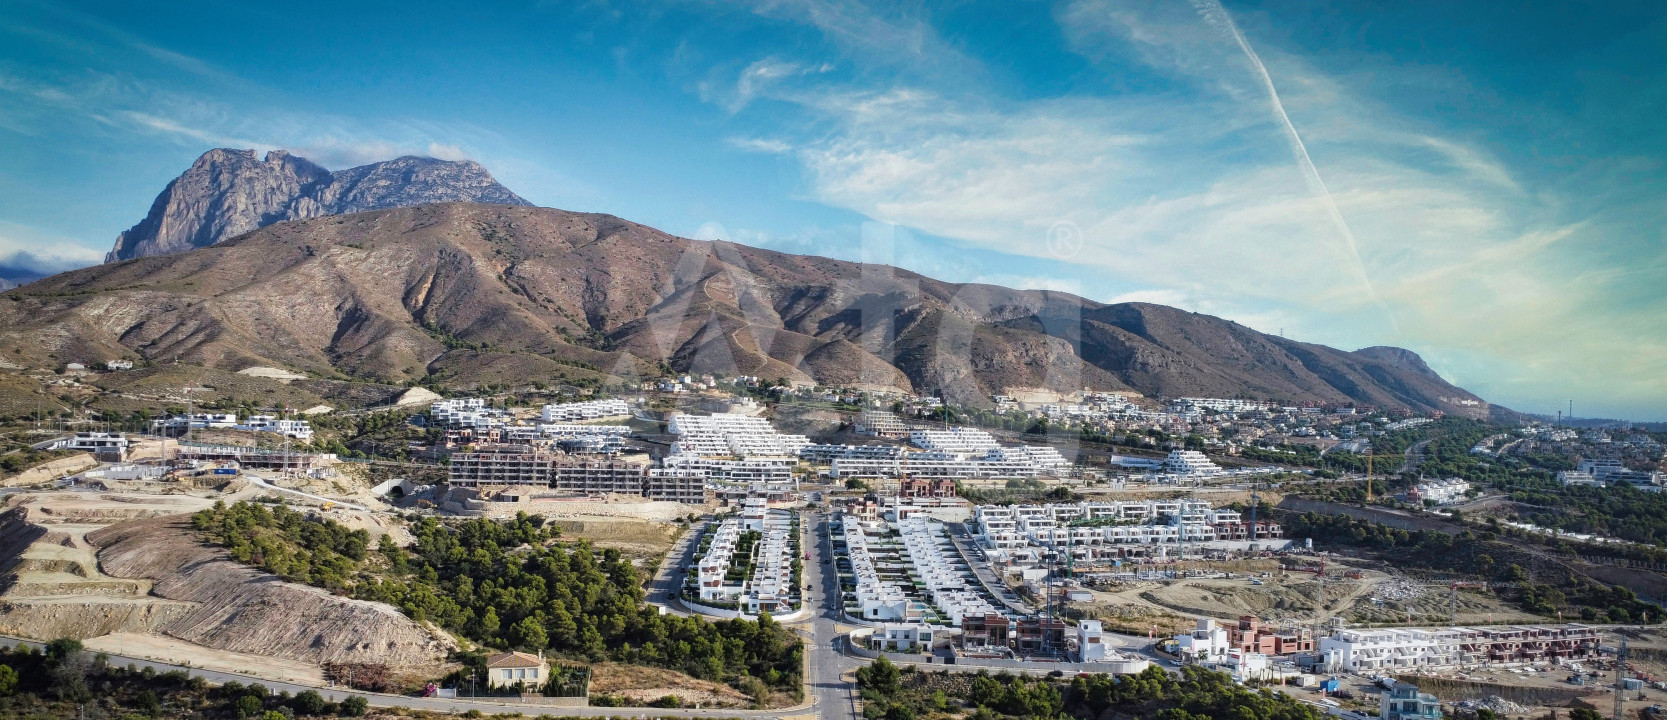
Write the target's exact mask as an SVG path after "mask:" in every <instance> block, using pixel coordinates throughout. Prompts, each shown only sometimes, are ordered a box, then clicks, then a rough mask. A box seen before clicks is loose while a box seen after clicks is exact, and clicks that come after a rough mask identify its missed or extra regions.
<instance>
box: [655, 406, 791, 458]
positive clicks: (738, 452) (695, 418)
mask: <svg viewBox="0 0 1667 720" xmlns="http://www.w3.org/2000/svg"><path fill="white" fill-rule="evenodd" d="M666 430H667V431H668V432H670V433H672V434H674V435H677V436H678V437H677V441H676V442H674V443H672V447H671V454H672V455H695V456H701V457H739V458H778V457H779V458H794V457H797V456H798V454H799V451H800V450H801V449H803V448H804V447H806V446H808V445H810V439H809V438H806V437H805V436H803V435H786V434H782V433H778V432H776V428H775V426H773V425H771V424H770V421H769V420H766V419H764V418H761V417H753V416H751V415H737V414H733V413H716V414H713V415H688V414H685V413H677V414H675V415H672V416H671V421H670V422H669V423H667V426H666Z"/></svg>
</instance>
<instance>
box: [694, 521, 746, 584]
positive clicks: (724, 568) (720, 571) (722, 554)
mask: <svg viewBox="0 0 1667 720" xmlns="http://www.w3.org/2000/svg"><path fill="white" fill-rule="evenodd" d="M740 539H741V521H740V520H739V519H736V518H729V519H726V520H724V521H723V522H720V523H718V527H717V528H715V529H714V530H713V531H712V542H711V543H709V544H707V546H706V553H705V554H703V555H701V556H700V562H699V564H698V565H696V568H695V582H696V584H697V585H698V586H699V588H700V599H701V601H702V602H712V601H719V602H734V601H735V599H736V598H738V597H740V595H741V590H742V587H741V585H740V584H739V583H737V584H735V585H730V584H727V583H726V581H725V580H724V576H725V575H726V574H727V573H728V572H729V565H730V562H731V561H732V556H734V555H735V545H736V543H737V542H738V541H740Z"/></svg>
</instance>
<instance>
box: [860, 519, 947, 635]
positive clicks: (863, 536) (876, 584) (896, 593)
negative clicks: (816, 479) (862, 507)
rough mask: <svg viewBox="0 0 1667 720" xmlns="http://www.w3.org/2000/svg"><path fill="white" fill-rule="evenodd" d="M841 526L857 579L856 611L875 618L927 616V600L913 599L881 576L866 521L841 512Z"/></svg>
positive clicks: (901, 619) (918, 618) (903, 619)
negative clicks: (860, 520) (865, 525)
mask: <svg viewBox="0 0 1667 720" xmlns="http://www.w3.org/2000/svg"><path fill="white" fill-rule="evenodd" d="M840 526H841V527H842V528H843V529H844V534H845V547H846V555H847V557H848V558H849V559H850V561H851V572H852V574H853V575H854V576H855V578H856V582H857V587H856V591H855V593H854V595H855V596H856V608H855V612H854V614H855V615H856V616H857V617H859V618H862V619H864V620H871V621H875V622H919V621H921V620H922V619H924V618H925V617H926V606H925V605H924V604H922V603H919V602H916V601H913V600H910V599H909V596H908V595H907V594H905V593H904V592H903V589H902V588H900V587H897V586H896V585H895V584H893V583H890V582H887V581H885V580H882V579H881V578H880V573H879V570H878V569H877V568H876V566H875V561H874V555H873V554H872V553H871V552H870V550H869V545H870V539H869V537H868V533H867V531H866V530H864V528H863V523H861V522H859V521H858V520H857V519H856V518H855V517H852V516H850V515H841V516H840Z"/></svg>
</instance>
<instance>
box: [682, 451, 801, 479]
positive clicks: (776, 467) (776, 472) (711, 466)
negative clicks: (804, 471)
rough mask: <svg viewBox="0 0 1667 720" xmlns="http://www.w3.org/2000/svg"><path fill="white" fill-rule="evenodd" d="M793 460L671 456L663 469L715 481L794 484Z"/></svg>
mask: <svg viewBox="0 0 1667 720" xmlns="http://www.w3.org/2000/svg"><path fill="white" fill-rule="evenodd" d="M793 463H794V460H792V459H791V458H749V459H745V460H723V459H718V458H711V457H703V456H699V455H667V456H666V457H665V458H664V459H663V460H662V461H661V462H660V464H661V466H662V467H664V468H666V469H669V470H687V471H700V472H703V473H705V474H706V478H707V479H709V480H711V481H713V482H725V483H735V484H751V483H766V484H769V483H791V482H793Z"/></svg>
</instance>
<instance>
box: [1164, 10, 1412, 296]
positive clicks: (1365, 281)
mask: <svg viewBox="0 0 1667 720" xmlns="http://www.w3.org/2000/svg"><path fill="white" fill-rule="evenodd" d="M1192 6H1193V7H1194V8H1196V9H1197V10H1198V14H1199V15H1200V16H1202V17H1203V18H1204V22H1207V23H1210V24H1212V25H1218V26H1220V27H1222V28H1224V29H1226V30H1227V32H1228V34H1229V35H1232V36H1233V41H1234V42H1236V43H1238V45H1239V49H1240V50H1242V51H1244V55H1245V57H1246V58H1249V59H1250V65H1251V67H1253V68H1255V70H1256V76H1257V78H1259V79H1260V80H1261V81H1262V89H1263V90H1266V91H1267V93H1268V103H1269V104H1270V105H1272V106H1273V112H1274V114H1275V115H1277V116H1278V117H1279V125H1280V128H1281V129H1282V130H1284V131H1285V139H1286V140H1287V141H1289V142H1290V144H1291V154H1292V155H1294V156H1296V161H1297V167H1298V168H1300V169H1301V170H1302V174H1303V177H1304V178H1305V179H1306V180H1307V181H1308V185H1309V189H1310V190H1312V191H1314V192H1315V193H1317V194H1318V195H1319V197H1320V199H1321V200H1323V201H1324V202H1325V208H1326V214H1327V215H1328V216H1330V218H1331V222H1332V224H1333V225H1336V226H1337V231H1338V232H1339V233H1341V234H1342V236H1343V242H1344V243H1345V244H1346V245H1347V246H1348V249H1349V255H1350V256H1351V257H1353V258H1354V271H1355V275H1356V277H1357V279H1358V280H1359V281H1360V283H1361V284H1362V285H1365V286H1366V292H1367V294H1368V295H1370V296H1371V298H1372V301H1373V302H1375V303H1377V305H1378V306H1379V307H1380V308H1382V309H1383V311H1384V314H1385V315H1387V316H1388V317H1389V323H1390V325H1392V326H1394V327H1395V328H1396V329H1399V323H1397V322H1395V316H1394V314H1392V313H1390V312H1389V308H1388V306H1386V305H1384V303H1383V300H1381V299H1379V298H1378V293H1377V290H1376V289H1375V288H1373V287H1372V280H1371V279H1370V278H1368V277H1367V276H1366V264H1365V263H1364V262H1362V261H1361V260H1360V250H1359V248H1358V247H1356V245H1355V240H1354V231H1353V230H1351V229H1349V223H1348V221H1346V220H1344V219H1343V213H1342V211H1340V210H1338V209H1337V200H1336V199H1334V198H1333V197H1332V196H1331V190H1330V189H1329V188H1327V187H1326V184H1325V180H1324V179H1323V178H1321V177H1320V170H1319V168H1317V167H1315V166H1314V160H1313V159H1312V158H1310V157H1309V156H1308V146H1307V145H1304V144H1303V142H1302V136H1301V135H1299V134H1297V128H1296V126H1295V125H1292V124H1291V116H1290V115H1288V114H1286V113H1285V103H1283V102H1281V101H1280V100H1279V90H1278V89H1277V88H1275V87H1274V86H1273V76H1272V75H1269V74H1268V68H1267V66H1266V65H1263V64H1262V58H1261V56H1260V55H1257V54H1256V50H1255V49H1253V48H1251V47H1250V42H1249V41H1248V40H1245V37H1244V33H1242V32H1239V26H1238V24H1237V23H1235V22H1233V16H1232V15H1229V14H1228V13H1227V8H1225V7H1222V6H1221V2H1220V0H1192Z"/></svg>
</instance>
